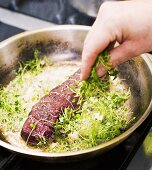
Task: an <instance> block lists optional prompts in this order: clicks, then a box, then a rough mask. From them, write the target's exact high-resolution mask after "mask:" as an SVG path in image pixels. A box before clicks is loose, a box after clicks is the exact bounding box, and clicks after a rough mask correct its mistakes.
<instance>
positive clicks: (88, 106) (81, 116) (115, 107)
mask: <svg viewBox="0 0 152 170" xmlns="http://www.w3.org/2000/svg"><path fill="white" fill-rule="evenodd" d="M108 57H109V55H108V53H107V52H105V53H102V54H101V55H100V56H99V57H98V60H97V61H96V64H95V65H94V68H93V70H92V72H91V76H90V77H89V79H88V80H87V81H79V79H78V76H77V78H76V79H71V80H70V79H69V81H68V80H67V81H68V82H69V84H66V83H65V84H66V85H67V86H66V87H65V89H64V88H63V86H62V85H59V86H57V88H59V89H60V92H57V91H55V90H51V88H50V84H49V83H48V82H47V83H45V85H44V84H39V89H37V90H34V92H33V94H32V97H29V96H26V97H27V98H28V99H27V100H26V97H25V95H24V93H25V91H23V89H24V88H25V87H24V86H25V85H26V86H28V84H30V83H31V81H32V80H35V78H36V77H37V75H38V74H40V73H43V72H44V70H45V66H46V64H45V61H44V60H42V59H39V58H38V53H37V52H35V57H34V59H33V60H31V61H28V62H25V63H24V64H20V67H19V69H18V72H17V76H16V78H15V79H14V80H13V81H12V82H11V85H9V86H7V87H3V88H1V91H0V105H1V108H0V110H1V113H2V114H1V117H0V127H1V130H4V131H10V132H12V133H14V132H20V131H21V129H22V126H23V123H24V120H25V118H26V117H27V116H28V113H29V111H30V109H31V108H32V106H33V105H34V104H35V103H36V102H38V101H39V100H40V98H41V97H43V96H44V95H45V94H47V93H48V92H49V91H50V90H51V91H50V92H49V95H52V93H54V94H55V95H56V97H57V98H58V99H56V100H58V101H59V102H58V103H59V104H61V101H63V100H64V101H65V102H64V105H63V106H65V107H62V108H61V111H60V114H59V115H57V113H56V114H54V115H52V116H53V119H48V118H46V114H45V113H43V112H41V113H42V115H41V116H42V117H43V119H42V117H41V118H40V119H39V120H37V121H34V120H35V119H36V117H35V116H34V117H32V119H30V120H32V121H31V122H30V123H29V126H28V129H29V132H30V133H29V136H28V138H27V139H26V142H27V143H28V140H29V138H30V137H31V136H32V135H33V134H34V135H35V136H36V139H37V146H36V147H37V148H39V149H41V150H44V151H47V152H66V151H77V150H82V149H85V148H90V147H93V146H96V145H98V144H100V143H103V142H106V141H109V140H111V139H113V138H114V137H116V136H118V135H120V134H121V133H122V132H123V131H125V129H126V128H127V126H128V124H129V123H130V120H128V119H127V115H128V114H129V113H130V110H129V108H128V107H127V106H126V105H125V103H126V101H127V100H128V99H129V97H130V95H131V94H130V91H129V90H128V89H127V90H126V89H124V88H122V87H123V86H122V84H121V83H122V82H121V80H118V79H117V78H116V72H115V71H113V70H112V69H110V68H109V74H108V75H107V76H106V77H105V78H104V79H100V78H99V77H98V76H97V74H96V68H97V66H98V65H99V63H100V62H101V61H102V62H104V61H106V60H107V59H108ZM103 59H104V61H103ZM107 66H108V62H107ZM49 67H50V68H51V67H52V66H49ZM114 78H116V79H115V80H113V79H114ZM67 81H66V82H67ZM25 82H26V83H25ZM58 84H60V83H58ZM60 87H61V88H60ZM57 88H54V89H57ZM64 90H65V92H68V94H72V95H69V96H70V97H71V96H72V97H71V98H69V96H68V95H67V93H65V94H64ZM10 92H11V93H10ZM61 94H64V95H61ZM43 99H47V98H45V97H43V98H41V100H40V101H41V102H44V103H45V102H48V101H47V100H43ZM38 103H39V102H38ZM65 103H66V104H65ZM26 105H28V106H27V107H25V106H26ZM37 106H38V105H37ZM44 106H45V107H44V109H42V108H41V109H42V111H47V107H50V106H49V105H46V104H45V105H44ZM35 107H36V106H34V107H33V108H35ZM27 108H28V109H27ZM39 108H40V107H39ZM39 110H40V109H39ZM47 112H48V111H47ZM35 113H36V112H35ZM51 114H53V113H51ZM51 114H50V115H51ZM35 115H36V114H35ZM56 116H58V117H56ZM55 117H56V118H55ZM50 120H55V121H54V122H52V121H50ZM35 122H36V123H35ZM38 126H39V128H42V131H43V132H45V129H46V127H47V128H49V127H51V138H48V136H46V135H44V134H43V133H41V134H40V133H39V132H38V131H36V129H37V128H38ZM44 127H45V128H44ZM42 131H41V132H42ZM33 132H34V133H33ZM32 133H33V134H32ZM37 133H38V134H37ZM30 135H31V136H30Z"/></svg>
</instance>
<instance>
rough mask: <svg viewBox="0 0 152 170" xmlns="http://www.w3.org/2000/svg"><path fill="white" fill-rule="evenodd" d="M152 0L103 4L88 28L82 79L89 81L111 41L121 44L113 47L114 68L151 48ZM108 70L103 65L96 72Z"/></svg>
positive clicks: (102, 73) (111, 61) (111, 62)
mask: <svg viewBox="0 0 152 170" xmlns="http://www.w3.org/2000/svg"><path fill="white" fill-rule="evenodd" d="M151 22H152V1H151V0H144V1H143V0H134V1H123V2H106V3H104V4H102V5H101V7H100V9H99V13H98V16H97V19H96V21H95V23H94V24H93V26H92V28H91V30H90V31H89V33H88V35H87V37H86V39H85V42H84V47H83V52H82V67H81V79H82V80H86V79H87V78H88V77H89V75H90V72H91V69H92V67H93V65H94V63H95V60H96V58H97V55H98V54H99V53H100V52H102V51H103V50H104V49H105V48H106V47H107V46H108V45H109V44H110V43H112V42H115V41H116V42H118V43H119V45H118V46H117V47H115V48H113V49H112V50H110V55H111V58H110V64H111V65H112V67H116V66H117V65H119V64H121V63H123V62H125V61H127V60H129V59H130V58H132V57H135V56H138V55H140V54H141V53H144V52H149V51H151V50H152V23H151ZM105 73H106V71H105V69H104V68H103V66H102V65H101V66H100V67H99V68H98V69H97V74H98V75H99V76H100V77H101V76H103V75H104V74H105Z"/></svg>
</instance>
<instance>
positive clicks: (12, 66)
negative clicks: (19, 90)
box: [0, 31, 152, 141]
mask: <svg viewBox="0 0 152 170" xmlns="http://www.w3.org/2000/svg"><path fill="white" fill-rule="evenodd" d="M65 32H66V31H65ZM77 32H78V31H77ZM46 34H48V33H46ZM56 34H57V33H55V35H56ZM64 34H65V33H64V31H63V33H61V34H60V35H58V36H57V38H56V36H54V37H53V38H50V37H48V39H49V40H48V39H47V38H46V37H45V38H42V39H40V40H39V38H38V37H37V35H34V36H33V40H32V41H31V40H30V41H29V40H28V38H27V39H25V38H22V39H21V40H20V41H18V42H16V44H15V46H14V45H12V44H9V45H8V47H9V46H10V47H11V48H10V51H9V50H8V51H7V53H6V49H5V48H6V47H5V48H4V49H3V50H2V51H0V57H1V59H0V61H1V62H0V64H1V65H0V66H1V67H0V77H1V79H0V83H1V86H6V85H8V84H9V83H10V82H11V80H13V79H14V78H15V71H16V70H17V69H18V66H19V62H21V61H27V60H31V59H32V58H33V53H34V50H35V49H37V50H38V51H39V52H40V53H41V55H40V56H47V57H48V58H50V59H51V62H54V63H55V62H61V63H62V64H63V62H69V63H74V65H72V67H74V70H75V69H76V68H78V67H79V66H80V61H81V50H82V44H83V38H84V37H85V36H84V35H85V34H86V32H84V33H81V34H82V36H80V37H81V38H80V39H78V40H77V41H80V46H81V47H79V46H78V45H77V43H76V44H75V41H74V40H73V39H72V40H69V39H67V40H66V37H64ZM66 34H67V32H66ZM75 34H76V33H75ZM75 34H73V35H75ZM43 36H44V35H43ZM40 37H41V34H40ZM63 37H64V39H63ZM77 38H79V37H77ZM12 50H14V52H13V53H12ZM8 56H10V58H8ZM6 58H7V59H6ZM118 70H119V72H120V78H121V79H125V82H126V83H125V86H126V87H130V90H131V93H132V98H131V102H130V107H131V108H132V110H133V111H134V115H132V116H135V117H136V120H135V121H134V122H133V124H135V123H136V122H137V121H138V120H139V119H140V118H141V116H142V115H143V114H144V112H145V111H146V109H147V107H148V105H149V103H150V101H151V97H152V96H151V95H152V94H151V90H152V86H151V82H152V77H151V74H150V70H149V68H148V67H147V63H146V62H145V60H144V59H143V58H141V57H136V58H135V59H134V60H130V61H128V62H126V63H124V64H122V65H120V66H119V67H118ZM133 124H132V125H133ZM132 125H131V126H132ZM1 140H2V141H5V137H4V136H3V134H2V133H1Z"/></svg>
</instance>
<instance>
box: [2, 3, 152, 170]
mask: <svg viewBox="0 0 152 170" xmlns="http://www.w3.org/2000/svg"><path fill="white" fill-rule="evenodd" d="M44 1H47V0H43V2H44ZM63 1H64V0H63ZM2 2H3V3H2ZM19 2H21V1H20V0H18V1H15V0H0V5H2V4H3V6H5V7H7V8H10V7H11V9H12V8H13V9H14V10H18V11H20V12H22V10H23V9H24V7H25V6H27V4H25V5H24V3H19ZM22 2H25V1H24V0H23V1H22ZM27 2H28V3H29V4H30V1H29V0H27ZM34 2H39V3H41V2H42V1H40V0H37V1H36V0H31V3H34ZM52 2H55V1H52ZM13 3H17V5H18V6H19V4H20V7H21V5H22V8H18V9H17V8H16V9H15V8H14V5H16V4H13ZM30 9H31V8H30ZM71 10H75V9H71ZM23 12H25V13H28V14H30V15H34V16H35V17H39V18H42V19H43V15H39V16H37V15H36V14H33V13H34V12H33V13H30V12H32V10H31V11H30V12H29V11H28V10H27V11H26V10H25V11H23ZM80 14H81V13H79V12H76V13H75V16H79V15H80ZM83 15H84V14H82V16H83ZM72 16H73V13H72ZM72 16H70V17H72ZM84 16H85V15H84ZM50 17H52V16H50ZM70 17H69V16H68V19H69V18H70ZM85 17H86V16H85ZM82 18H83V17H82ZM47 19H48V20H50V21H53V19H52V18H49V17H48V18H47ZM68 19H66V20H62V22H63V21H64V22H63V23H67V21H68ZM72 19H73V17H72ZM78 19H80V16H79V17H78ZM80 20H81V19H80ZM82 21H83V20H81V22H82ZM90 21H91V22H90ZM56 22H58V23H59V21H58V20H57V21H56ZM85 22H86V23H87V25H91V23H92V22H93V20H92V18H91V19H90V17H89V18H88V19H87V20H85ZM74 23H76V24H79V22H78V21H77V20H74ZM82 24H84V22H82ZM84 25H85V24H84ZM22 31H24V30H21V29H19V28H16V27H12V26H10V25H7V24H4V23H2V22H0V41H2V40H4V39H6V38H8V37H10V36H12V35H14V34H17V33H20V32H22ZM151 125H152V112H151V114H150V115H149V117H148V118H147V119H146V120H145V121H144V123H143V124H142V125H141V126H140V127H139V128H138V129H137V130H136V131H135V132H134V133H133V134H132V135H131V136H130V137H129V138H127V139H126V140H125V141H124V142H122V143H121V144H120V145H118V146H116V147H115V148H114V149H112V150H110V151H108V152H106V153H104V154H102V155H100V156H96V157H93V158H88V159H86V160H81V161H78V162H73V163H64V164H63V163H62V164H59V163H43V162H40V161H39V162H38V161H35V160H32V159H30V157H29V158H25V157H22V156H21V155H19V154H16V153H11V152H9V151H7V150H6V149H4V148H2V147H0V170H27V169H28V170H35V169H36V170H39V169H40V170H52V169H53V170H101V169H102V170H124V169H126V167H127V166H128V164H129V163H130V161H131V159H132V157H133V156H134V154H135V153H136V151H137V150H138V148H139V147H140V145H141V144H142V142H143V140H144V138H145V136H146V135H147V133H148V131H149V129H150V128H151Z"/></svg>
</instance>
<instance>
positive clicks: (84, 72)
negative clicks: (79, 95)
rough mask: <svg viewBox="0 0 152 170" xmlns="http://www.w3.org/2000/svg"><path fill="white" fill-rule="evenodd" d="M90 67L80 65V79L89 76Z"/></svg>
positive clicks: (85, 78)
mask: <svg viewBox="0 0 152 170" xmlns="http://www.w3.org/2000/svg"><path fill="white" fill-rule="evenodd" d="M90 72H91V68H89V67H85V66H82V67H81V74H80V80H87V79H88V78H89V76H90Z"/></svg>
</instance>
